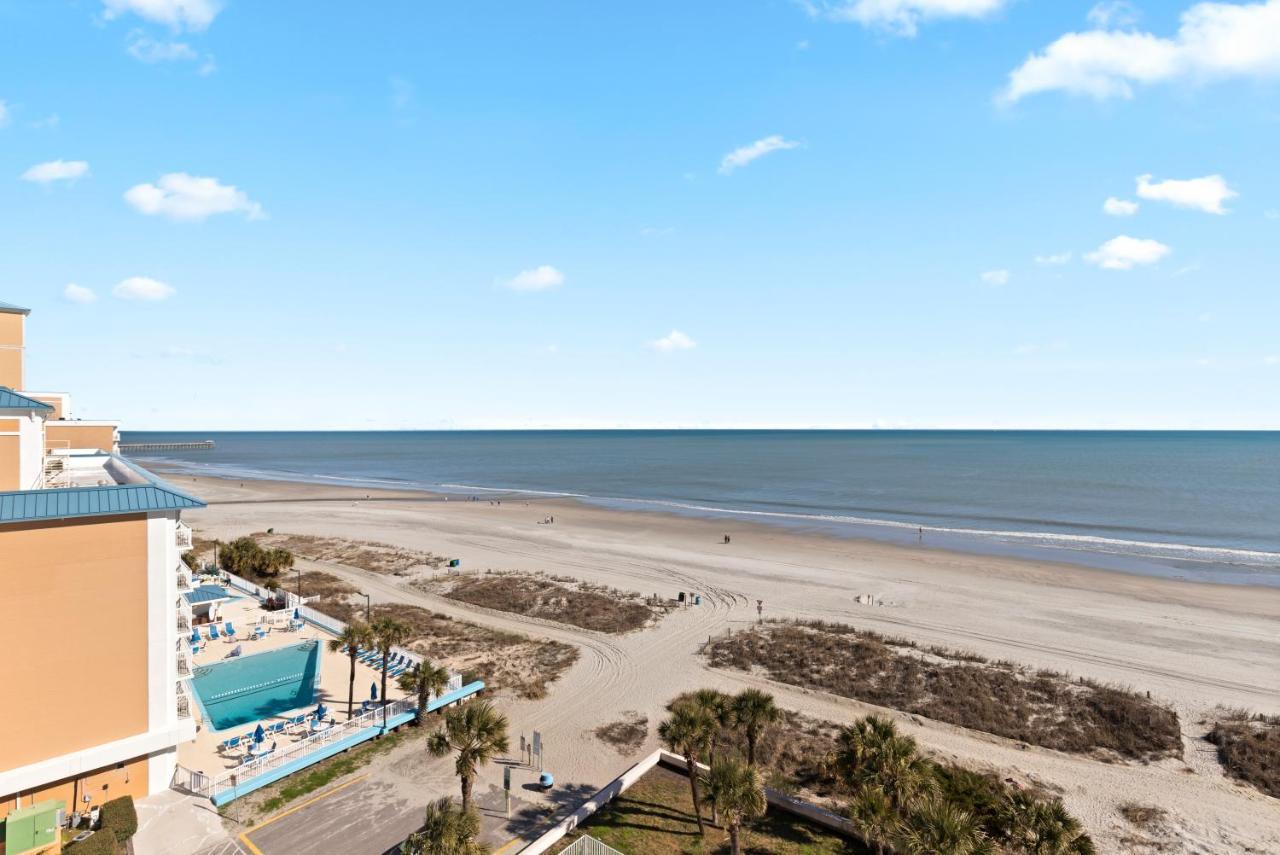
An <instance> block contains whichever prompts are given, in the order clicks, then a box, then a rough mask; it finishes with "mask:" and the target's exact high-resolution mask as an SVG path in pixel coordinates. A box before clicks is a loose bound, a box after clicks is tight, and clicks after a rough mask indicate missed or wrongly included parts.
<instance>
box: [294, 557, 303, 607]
mask: <svg viewBox="0 0 1280 855" xmlns="http://www.w3.org/2000/svg"><path fill="white" fill-rule="evenodd" d="M294 569H295V570H297V571H298V605H302V567H301V566H295V567H294Z"/></svg>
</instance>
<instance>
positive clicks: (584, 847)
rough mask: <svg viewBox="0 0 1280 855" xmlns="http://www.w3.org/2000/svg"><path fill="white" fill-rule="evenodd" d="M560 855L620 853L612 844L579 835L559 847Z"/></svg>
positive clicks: (617, 854) (607, 854) (608, 854)
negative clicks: (563, 846)
mask: <svg viewBox="0 0 1280 855" xmlns="http://www.w3.org/2000/svg"><path fill="white" fill-rule="evenodd" d="M560 855H622V853H621V852H619V851H618V850H617V849H614V848H613V847H612V846H607V845H605V844H603V843H601V842H600V841H599V840H596V839H595V838H594V837H579V838H578V839H577V840H575V841H574V842H573V843H570V844H569V845H568V846H566V847H565V848H564V849H561V850H560Z"/></svg>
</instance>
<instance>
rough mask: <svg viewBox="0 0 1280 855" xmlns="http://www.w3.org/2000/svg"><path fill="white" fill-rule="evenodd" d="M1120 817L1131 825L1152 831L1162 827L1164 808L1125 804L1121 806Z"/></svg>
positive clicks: (1131, 803) (1133, 803)
mask: <svg viewBox="0 0 1280 855" xmlns="http://www.w3.org/2000/svg"><path fill="white" fill-rule="evenodd" d="M1120 815H1121V816H1123V817H1124V818H1125V819H1126V820H1127V821H1128V822H1129V824H1130V825H1133V826H1136V827H1137V828H1141V829H1144V830H1146V829H1150V828H1153V827H1155V826H1158V825H1160V823H1161V822H1163V821H1164V817H1165V810H1164V808H1160V807H1156V806H1155V805H1142V804H1138V803H1137V802H1125V803H1124V804H1122V805H1120Z"/></svg>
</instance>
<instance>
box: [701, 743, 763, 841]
mask: <svg viewBox="0 0 1280 855" xmlns="http://www.w3.org/2000/svg"><path fill="white" fill-rule="evenodd" d="M707 798H708V799H709V800H710V801H711V803H712V804H714V805H715V806H716V809H717V811H718V812H719V822H720V823H723V825H724V827H725V828H726V829H727V830H728V832H729V851H730V853H731V855H740V853H741V852H742V846H741V836H742V823H743V821H744V820H750V819H758V818H759V817H762V816H764V814H765V811H766V810H768V807H769V803H768V802H767V801H766V800H765V796H764V779H763V778H761V777H760V772H759V770H757V769H756V768H754V767H752V766H748V765H747V764H745V763H740V762H738V761H737V760H734V759H732V758H728V757H726V758H722V759H720V760H718V761H716V762H715V763H713V764H712V765H711V770H710V772H708V774H707ZM713 822H715V820H713Z"/></svg>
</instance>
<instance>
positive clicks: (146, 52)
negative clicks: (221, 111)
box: [125, 30, 217, 76]
mask: <svg viewBox="0 0 1280 855" xmlns="http://www.w3.org/2000/svg"><path fill="white" fill-rule="evenodd" d="M125 52H126V53H128V54H129V56H131V57H133V58H134V59H136V60H138V61H139V62H145V63H147V64H148V65H155V64H156V63H161V62H199V63H200V65H199V67H197V69H196V72H197V73H198V74H200V75H201V76H207V75H209V74H212V73H213V72H214V71H215V70H216V69H217V62H216V61H215V60H214V58H213V54H210V53H201V52H200V51H198V50H196V49H195V48H194V47H192V46H191V45H190V44H188V43H187V42H180V41H160V40H158V39H153V38H152V37H151V36H148V35H147V34H145V33H143V32H142V31H141V30H134V31H133V32H131V33H130V34H129V42H128V44H127V45H126V46H125Z"/></svg>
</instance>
